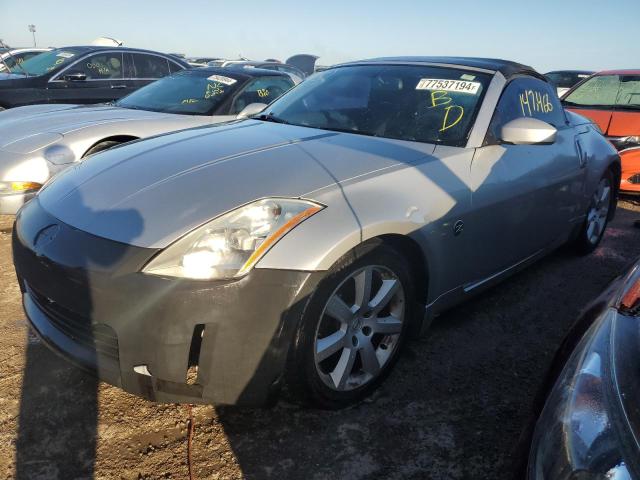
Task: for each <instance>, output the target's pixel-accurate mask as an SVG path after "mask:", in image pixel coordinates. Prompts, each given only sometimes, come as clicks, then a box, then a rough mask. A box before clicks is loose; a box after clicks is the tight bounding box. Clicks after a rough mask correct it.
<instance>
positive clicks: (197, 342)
mask: <svg viewBox="0 0 640 480" xmlns="http://www.w3.org/2000/svg"><path fill="white" fill-rule="evenodd" d="M203 338H204V325H203V324H201V323H199V324H197V325H196V326H195V327H194V329H193V335H192V336H191V347H190V348H189V363H188V364H187V376H186V382H187V385H196V384H197V383H198V364H199V362H200V349H201V348H202V339H203Z"/></svg>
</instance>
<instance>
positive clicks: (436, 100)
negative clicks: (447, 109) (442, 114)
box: [429, 90, 453, 108]
mask: <svg viewBox="0 0 640 480" xmlns="http://www.w3.org/2000/svg"><path fill="white" fill-rule="evenodd" d="M452 101H453V100H452V99H451V97H450V96H449V94H448V93H447V92H445V91H444V90H434V91H433V92H431V107H429V108H433V107H439V106H442V105H448V104H450V103H451V102H452Z"/></svg>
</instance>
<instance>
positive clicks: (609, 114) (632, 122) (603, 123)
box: [568, 108, 640, 137]
mask: <svg viewBox="0 0 640 480" xmlns="http://www.w3.org/2000/svg"><path fill="white" fill-rule="evenodd" d="M568 110H571V111H573V112H575V113H579V114H580V115H584V116H585V117H588V118H590V119H591V120H593V121H594V122H595V123H596V124H597V125H598V126H599V127H600V129H601V130H602V132H603V133H604V134H605V135H608V136H611V137H626V136H628V135H640V112H628V111H615V110H596V109H593V110H592V109H588V108H570V109H568Z"/></svg>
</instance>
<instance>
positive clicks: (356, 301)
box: [287, 243, 415, 409]
mask: <svg viewBox="0 0 640 480" xmlns="http://www.w3.org/2000/svg"><path fill="white" fill-rule="evenodd" d="M364 249H365V252H364V253H356V257H355V258H353V256H351V257H350V258H349V259H345V260H342V261H339V262H338V263H337V264H336V265H335V266H334V267H333V268H332V269H331V270H329V272H328V273H327V276H326V277H325V278H324V279H323V280H322V281H321V282H320V284H319V285H318V287H317V288H316V290H315V292H314V293H313V294H312V298H311V300H310V303H309V305H308V307H307V309H306V310H305V313H304V314H303V318H302V320H301V323H300V326H299V330H298V333H297V336H296V340H295V343H294V345H293V347H292V348H293V350H292V354H291V356H290V362H289V367H288V372H287V381H288V382H287V383H288V385H289V390H290V393H292V394H293V395H294V399H295V400H298V401H302V402H303V403H307V404H312V405H315V406H318V407H321V408H332V409H334V408H342V407H345V406H348V405H350V404H353V403H356V402H358V401H360V400H362V399H363V398H364V397H365V396H367V395H368V394H370V393H371V392H372V391H373V390H374V389H375V388H376V387H377V386H378V385H379V384H380V383H381V382H382V381H383V380H384V378H385V377H386V376H387V375H388V374H389V372H390V371H391V368H392V367H393V364H394V363H395V361H396V360H397V357H398V353H399V351H400V348H401V345H402V343H403V341H404V338H405V336H406V332H407V330H408V325H409V323H410V319H411V318H412V317H411V315H412V312H411V306H412V305H413V304H414V298H415V297H414V291H413V285H412V283H411V280H410V273H409V272H410V270H409V266H408V264H407V262H406V260H405V259H404V258H403V257H402V256H401V254H399V253H398V252H396V251H395V250H393V249H392V248H390V247H388V246H386V245H384V244H382V243H378V244H375V245H369V246H367V247H364Z"/></svg>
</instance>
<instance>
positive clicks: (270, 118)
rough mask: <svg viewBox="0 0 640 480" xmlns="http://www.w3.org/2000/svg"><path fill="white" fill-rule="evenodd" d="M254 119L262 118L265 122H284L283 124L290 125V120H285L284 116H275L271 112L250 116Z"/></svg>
mask: <svg viewBox="0 0 640 480" xmlns="http://www.w3.org/2000/svg"><path fill="white" fill-rule="evenodd" d="M251 118H253V119H255V120H262V121H265V122H273V123H284V124H285V125H291V123H290V122H288V121H287V120H285V119H284V118H280V117H276V116H275V115H273V114H271V113H262V114H260V115H257V116H255V117H251Z"/></svg>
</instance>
